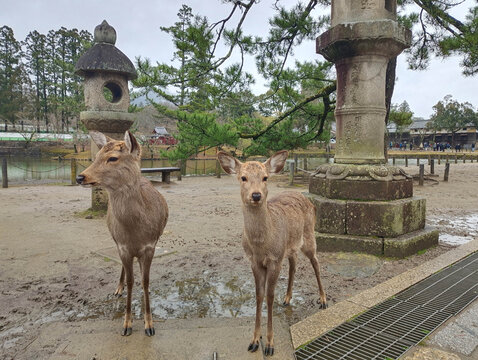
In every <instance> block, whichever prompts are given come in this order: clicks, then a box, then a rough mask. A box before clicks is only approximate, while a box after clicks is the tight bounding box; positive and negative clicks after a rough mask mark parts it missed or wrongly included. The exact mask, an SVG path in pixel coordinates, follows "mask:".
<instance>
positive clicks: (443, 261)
mask: <svg viewBox="0 0 478 360" xmlns="http://www.w3.org/2000/svg"><path fill="white" fill-rule="evenodd" d="M475 251H478V239H474V240H472V241H470V242H468V243H466V244H464V245H461V246H459V247H457V248H456V249H453V250H450V251H448V252H446V253H445V254H442V255H440V256H438V257H436V258H435V259H433V260H430V261H428V262H426V263H424V264H422V265H420V266H417V267H415V268H413V269H410V270H408V271H406V272H404V273H402V274H400V275H397V276H395V277H394V278H392V279H390V280H387V281H385V282H384V283H382V284H379V285H377V286H375V287H373V288H370V289H368V290H365V291H362V292H361V293H359V294H357V295H355V296H352V297H350V298H348V299H346V300H343V301H340V302H338V303H337V304H335V305H334V306H332V307H329V308H328V309H326V310H321V311H319V312H317V313H315V314H313V315H311V316H309V317H308V318H306V319H304V320H302V321H299V322H298V323H296V324H294V325H292V326H291V327H290V332H291V336H292V344H293V346H294V348H295V349H297V348H298V347H299V346H301V345H303V344H306V343H308V342H310V341H312V340H313V339H315V338H316V337H318V336H321V335H323V334H324V333H326V332H327V331H329V330H332V329H333V328H334V327H336V326H338V325H340V324H341V323H343V322H345V321H347V320H348V319H350V318H351V317H353V316H355V315H358V314H360V313H362V312H364V311H366V310H368V309H369V308H371V307H373V306H375V305H377V304H379V303H381V302H382V301H384V300H386V299H388V298H390V297H391V296H393V295H395V294H397V293H399V292H401V291H403V290H405V289H407V288H409V287H410V286H412V285H414V284H416V283H417V282H419V281H421V280H423V279H425V278H427V277H428V276H430V275H432V274H434V273H436V272H437V271H439V270H441V269H443V268H445V267H447V266H449V265H451V264H453V263H455V262H457V261H458V260H460V259H462V258H464V257H465V256H467V255H469V254H471V253H473V252H475Z"/></svg>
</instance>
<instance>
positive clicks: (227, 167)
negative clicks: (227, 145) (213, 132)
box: [217, 151, 242, 174]
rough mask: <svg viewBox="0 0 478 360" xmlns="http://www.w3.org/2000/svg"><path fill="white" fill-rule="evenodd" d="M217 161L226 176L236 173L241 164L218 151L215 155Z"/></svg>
mask: <svg viewBox="0 0 478 360" xmlns="http://www.w3.org/2000/svg"><path fill="white" fill-rule="evenodd" d="M217 159H218V160H219V163H220V164H221V167H222V168H223V169H224V171H225V172H227V173H228V174H236V173H238V172H239V169H240V168H241V166H242V163H241V162H240V161H239V160H237V159H236V158H234V157H232V156H231V155H229V154H226V153H225V152H223V151H220V152H218V153H217Z"/></svg>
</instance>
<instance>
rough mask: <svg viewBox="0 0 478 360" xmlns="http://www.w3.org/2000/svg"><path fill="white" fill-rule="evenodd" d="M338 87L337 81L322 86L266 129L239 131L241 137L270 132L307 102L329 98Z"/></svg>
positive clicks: (257, 135) (252, 136)
mask: <svg viewBox="0 0 478 360" xmlns="http://www.w3.org/2000/svg"><path fill="white" fill-rule="evenodd" d="M336 88H337V85H336V83H335V82H334V83H333V84H330V85H328V86H326V87H324V88H322V89H321V90H320V91H319V92H318V93H317V94H315V95H312V96H309V97H308V98H305V99H304V100H303V101H301V102H300V103H298V104H297V105H295V106H293V107H292V108H290V109H289V110H287V111H286V112H284V113H283V114H282V115H280V116H278V117H277V118H275V119H274V121H272V122H271V123H270V124H269V125H268V126H267V127H266V128H265V129H263V130H261V131H259V132H257V133H255V134H245V133H239V137H240V138H241V139H253V140H256V139H257V138H259V137H260V136H262V135H264V134H265V133H266V132H268V131H269V130H270V129H272V128H273V127H274V126H276V125H277V124H279V123H280V122H281V121H282V120H284V119H286V118H287V117H288V116H290V115H291V114H293V113H294V112H296V111H297V110H300V109H301V108H302V107H304V106H305V105H306V104H308V103H310V102H311V101H314V100H316V99H318V98H323V99H325V98H328V97H329V95H330V94H331V93H333V92H334V91H335V90H336ZM324 103H325V102H324Z"/></svg>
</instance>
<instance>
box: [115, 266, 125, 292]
mask: <svg viewBox="0 0 478 360" xmlns="http://www.w3.org/2000/svg"><path fill="white" fill-rule="evenodd" d="M123 289H124V267H123V266H121V275H120V279H119V282H118V287H117V288H116V291H115V294H114V295H115V296H117V297H121V295H123Z"/></svg>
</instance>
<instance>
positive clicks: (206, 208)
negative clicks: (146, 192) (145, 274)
mask: <svg viewBox="0 0 478 360" xmlns="http://www.w3.org/2000/svg"><path fill="white" fill-rule="evenodd" d="M442 167H443V166H441V167H438V168H437V172H438V173H440V174H441V173H442ZM409 169H410V170H414V168H409ZM411 172H413V171H411ZM477 175H478V164H457V165H455V164H452V170H451V173H450V182H449V183H440V184H439V185H429V184H427V185H426V186H425V187H423V188H418V186H417V187H415V194H416V195H424V196H426V197H427V206H428V214H429V217H430V218H431V221H432V222H433V223H435V224H438V225H440V226H442V227H443V228H444V229H446V231H447V232H449V233H451V234H455V235H460V236H474V235H476V234H475V233H474V232H473V231H476V228H475V229H474V230H473V229H472V226H471V225H470V227H469V228H466V227H463V226H460V227H457V226H455V225H454V222H455V220H456V219H457V218H458V217H463V218H470V217H471V218H472V215H474V214H477V213H478V207H477V200H478V192H477V191H476V188H477V185H478V176H477ZM271 180H272V181H271V184H270V196H272V195H274V194H277V193H278V192H280V191H281V190H283V188H284V187H285V185H284V182H285V178H276V179H275V180H274V179H271ZM158 189H159V190H160V191H161V192H162V193H163V194H164V196H165V197H166V199H167V201H168V204H169V207H170V220H169V223H168V225H167V227H166V232H165V234H164V236H163V237H162V238H161V240H160V243H159V244H158V246H161V247H163V248H166V249H169V250H171V251H173V252H174V253H173V254H171V255H167V256H163V257H159V258H155V259H154V261H153V265H152V269H151V271H152V274H151V292H152V307H153V309H154V318H155V319H156V320H157V319H166V318H168V319H178V318H201V317H213V318H214V317H244V316H252V315H253V314H254V306H255V305H254V303H255V300H254V286H253V280H252V275H251V271H250V267H249V263H248V260H247V259H246V258H245V256H244V253H243V250H242V247H241V232H242V231H241V230H242V214H241V208H240V198H239V189H238V186H237V184H236V179H235V178H233V177H223V178H222V179H216V178H214V177H200V178H183V181H182V182H176V183H174V182H173V183H172V184H170V185H159V186H158ZM294 189H295V190H297V191H304V190H306V188H304V187H296V188H294ZM90 191H91V190H90V189H86V188H81V187H77V186H61V185H48V186H19V187H11V188H8V189H2V190H0V204H1V207H0V238H1V241H0V293H1V299H2V301H1V305H0V344H1V345H0V346H1V347H0V358H10V357H12V356H14V355H16V358H22V354H23V353H24V349H25V348H26V347H27V346H28V345H29V344H30V343H31V342H32V341H33V340H35V338H36V337H37V336H38V334H39V333H40V332H41V331H42V329H43V328H44V327H45V326H46V325H47V324H49V323H52V322H56V321H70V322H75V321H82V320H85V319H99V320H111V319H119V318H120V317H121V316H122V314H123V310H124V298H123V299H119V300H117V299H115V298H114V297H113V296H112V293H113V291H114V289H115V287H116V283H117V280H118V278H119V272H120V265H119V264H118V263H116V262H114V261H111V260H110V259H109V258H105V257H102V256H98V255H97V254H95V252H96V251H98V250H100V249H104V248H108V247H111V246H113V245H114V244H113V240H112V239H111V238H110V235H109V233H108V230H107V228H106V224H105V220H104V219H85V218H84V217H79V216H78V215H77V213H78V212H80V211H83V210H85V209H87V208H88V207H89V201H90V200H89V199H90ZM440 222H442V223H440ZM464 229H468V230H464ZM465 233H466V234H465ZM447 249H448V247H446V246H439V247H437V248H435V249H431V250H429V251H427V252H426V253H424V254H421V255H415V256H412V257H410V258H408V259H404V260H390V259H382V258H376V257H372V256H359V255H348V254H333V253H332V254H327V253H320V254H319V260H320V261H321V267H322V277H323V282H324V285H325V287H326V290H327V294H328V298H329V301H330V302H331V304H333V303H334V302H336V301H339V300H341V299H344V298H346V297H348V296H351V295H353V294H355V293H356V292H358V291H361V290H363V289H365V288H369V287H371V286H374V285H376V284H378V283H380V282H382V281H384V280H386V279H388V278H390V277H393V276H394V275H396V274H398V273H400V272H402V271H404V270H406V269H408V268H410V267H413V266H416V265H417V264H420V263H422V262H424V261H426V260H427V259H430V258H432V257H434V256H437V255H438V254H441V253H443V252H444V251H447ZM351 269H352V270H351ZM135 271H136V274H138V272H139V268H138V267H137V266H135ZM286 274H287V270H286V266H285V265H284V269H283V271H282V274H281V278H280V280H279V284H278V289H277V292H276V296H277V302H276V303H277V304H279V303H281V299H282V297H283V296H284V293H285V288H286ZM140 288H141V286H140V283H139V276H136V281H135V287H134V294H133V299H134V301H133V310H134V312H135V316H136V318H137V319H141V291H140ZM317 298H318V296H317V286H316V284H315V282H314V281H313V272H312V268H311V266H310V264H309V263H308V262H307V261H306V259H305V258H304V257H303V256H301V257H300V258H299V263H298V269H297V275H296V282H295V286H294V297H293V300H292V306H291V307H288V308H283V307H281V306H279V305H277V306H276V309H275V313H276V314H277V315H279V316H280V317H282V318H283V319H284V320H285V321H286V322H288V323H289V324H290V323H294V322H296V321H298V320H300V319H302V318H304V317H306V316H307V315H309V314H312V313H314V312H316V311H318V304H317V303H316V300H317ZM137 321H138V320H137ZM139 321H142V320H139ZM118 326H119V327H120V323H119V322H118ZM119 327H118V329H112V331H115V330H117V331H118V332H119V330H120V328H119ZM55 345H56V344H54V343H52V344H51V347H49V346H47V347H45V348H44V349H43V352H41V353H39V354H38V355H39V358H45V357H47V356H48V355H49V354H51V353H52V351H54V349H55Z"/></svg>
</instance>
